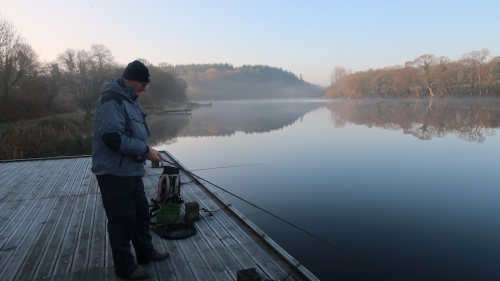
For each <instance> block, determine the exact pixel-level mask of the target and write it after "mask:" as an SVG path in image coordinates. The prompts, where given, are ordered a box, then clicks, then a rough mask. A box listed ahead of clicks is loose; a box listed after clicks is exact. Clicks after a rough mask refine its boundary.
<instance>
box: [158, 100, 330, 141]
mask: <svg viewBox="0 0 500 281" xmlns="http://www.w3.org/2000/svg"><path fill="white" fill-rule="evenodd" d="M323 106H324V103H323V102H269V101H246V102H218V103H216V104H214V105H213V107H211V108H199V109H195V110H193V113H192V116H186V115H171V114H157V115H152V116H148V123H149V127H150V129H151V138H150V139H149V143H150V144H151V145H152V146H159V145H164V144H167V145H168V144H171V143H174V142H175V141H176V138H177V137H204V136H231V135H233V134H234V133H235V132H238V131H239V132H244V133H246V134H253V133H267V132H270V131H273V130H280V129H283V128H284V127H286V126H290V125H292V124H293V123H295V122H297V121H298V120H300V119H301V118H302V116H304V115H305V114H307V113H308V112H311V111H313V110H315V109H318V108H320V107H323Z"/></svg>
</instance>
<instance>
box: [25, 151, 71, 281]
mask: <svg viewBox="0 0 500 281" xmlns="http://www.w3.org/2000/svg"><path fill="white" fill-rule="evenodd" d="M61 162H63V163H64V164H65V165H64V167H65V168H64V170H63V169H60V170H59V171H58V172H57V174H55V175H54V177H55V178H56V177H59V178H58V179H57V181H56V182H55V184H54V189H57V188H56V187H57V186H62V185H64V183H65V182H66V180H67V178H68V174H69V173H70V172H71V171H72V170H73V168H74V164H75V163H76V162H75V161H74V160H73V161H70V160H69V159H64V160H62V161H61ZM68 162H73V163H72V164H71V163H68ZM69 164H71V165H69ZM61 171H62V174H60V176H59V172H61ZM51 183H52V181H51ZM51 192H53V191H52V190H50V189H45V190H44V192H43V193H42V194H40V196H41V197H46V196H47V195H48V194H49V193H51ZM55 195H56V196H55V197H54V198H56V199H57V201H56V203H55V205H54V206H53V208H52V210H51V212H50V214H49V217H48V218H47V219H46V221H45V223H43V229H42V230H41V231H40V233H39V236H38V237H37V241H36V242H35V243H34V245H33V246H32V247H31V251H30V253H29V255H28V257H27V258H26V260H25V262H24V264H23V265H22V267H21V269H20V274H19V275H18V276H17V277H16V280H30V279H32V278H33V276H34V274H35V272H36V270H37V267H38V264H39V262H40V260H41V259H42V257H43V253H44V251H45V249H47V247H48V244H49V241H50V238H51V236H52V233H53V230H54V229H55V225H56V224H57V222H58V219H59V217H60V216H61V215H63V214H62V209H63V208H64V206H65V204H66V200H67V198H65V197H57V195H58V194H57V193H56V194H55Z"/></svg>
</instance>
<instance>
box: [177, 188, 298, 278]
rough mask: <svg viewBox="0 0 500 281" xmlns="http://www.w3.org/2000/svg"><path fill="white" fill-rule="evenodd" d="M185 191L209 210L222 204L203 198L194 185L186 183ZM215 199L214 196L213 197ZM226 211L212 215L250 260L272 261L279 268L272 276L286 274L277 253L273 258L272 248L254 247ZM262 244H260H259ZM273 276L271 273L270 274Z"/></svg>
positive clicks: (239, 225)
mask: <svg viewBox="0 0 500 281" xmlns="http://www.w3.org/2000/svg"><path fill="white" fill-rule="evenodd" d="M184 190H185V191H186V192H187V191H189V192H192V194H193V195H194V196H196V199H197V200H198V202H202V204H203V205H204V206H206V208H208V209H209V210H217V209H220V208H222V207H223V206H222V204H219V205H216V204H215V203H214V202H213V200H210V199H207V198H206V197H205V198H203V196H204V195H206V194H205V193H204V192H202V191H201V190H199V189H198V187H197V186H196V185H187V186H186V188H185V189H184ZM214 199H215V198H214ZM224 211H225V212H224ZM226 212H228V211H227V210H223V211H219V212H215V213H214V217H215V218H216V219H217V220H218V221H219V223H220V224H221V226H223V227H224V228H225V229H226V231H227V232H228V233H231V235H232V236H233V238H234V239H235V240H236V241H237V242H238V244H240V246H241V247H242V249H243V250H244V251H245V252H246V253H247V254H248V255H249V256H251V257H252V260H253V261H254V262H255V263H257V264H259V263H266V262H272V263H274V264H275V267H276V268H278V269H280V272H281V273H280V274H279V275H274V276H275V277H274V278H278V279H279V277H280V276H284V275H287V274H288V273H289V271H290V270H289V269H288V268H287V265H286V263H283V262H277V261H278V260H281V258H280V257H279V256H277V255H274V256H275V257H274V258H271V257H270V256H271V255H272V253H273V251H272V249H268V250H267V251H266V249H267V248H268V247H256V246H255V245H256V244H255V242H256V241H252V240H251V239H249V238H248V236H247V234H246V233H245V231H244V230H243V229H242V228H243V225H242V223H241V222H239V223H238V224H233V223H232V222H231V221H229V220H228V217H227V216H226V215H225V213H226ZM233 217H234V216H233ZM261 246H262V245H261ZM269 272H276V270H271V271H268V272H267V273H266V274H270V273H269ZM270 276H273V275H270Z"/></svg>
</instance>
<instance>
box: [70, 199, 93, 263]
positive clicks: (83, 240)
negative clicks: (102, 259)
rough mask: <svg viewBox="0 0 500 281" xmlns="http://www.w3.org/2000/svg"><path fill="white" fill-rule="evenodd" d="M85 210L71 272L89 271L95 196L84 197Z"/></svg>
mask: <svg viewBox="0 0 500 281" xmlns="http://www.w3.org/2000/svg"><path fill="white" fill-rule="evenodd" d="M85 197H86V198H85V199H86V200H85V209H84V214H83V221H82V227H81V228H80V233H79V234H78V239H77V241H78V242H77V245H76V252H75V257H74V258H73V263H72V265H71V266H72V268H71V272H79V271H86V270H88V269H89V267H88V266H89V259H90V242H91V239H90V235H91V233H92V226H93V222H94V214H95V213H94V212H95V208H94V207H95V203H96V200H98V199H99V198H97V194H88V195H86V196H85Z"/></svg>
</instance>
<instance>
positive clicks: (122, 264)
mask: <svg viewBox="0 0 500 281" xmlns="http://www.w3.org/2000/svg"><path fill="white" fill-rule="evenodd" d="M149 78H150V77H149V71H148V69H147V67H146V66H145V65H144V64H143V63H141V62H139V61H137V60H136V61H133V62H131V63H129V64H128V65H127V67H126V68H125V71H124V72H123V74H122V78H121V79H117V80H114V81H112V82H106V83H104V84H103V85H102V87H101V98H100V99H99V100H98V101H97V104H96V109H95V115H94V135H93V139H92V172H93V173H94V174H95V175H96V177H97V182H98V184H99V188H100V190H101V197H102V203H103V205H104V209H105V210H106V216H107V218H108V234H109V242H110V244H111V251H112V252H113V261H114V264H115V274H116V276H119V277H124V278H128V279H133V280H137V279H146V278H148V277H149V274H148V272H147V271H145V270H144V269H141V268H139V267H138V266H137V265H136V263H135V261H134V256H133V254H132V252H131V251H130V241H132V245H133V246H134V249H135V253H136V256H137V263H138V264H145V263H148V262H150V261H157V260H162V259H166V258H168V257H169V256H170V254H169V253H168V252H157V251H156V250H155V249H154V247H153V244H152V242H151V234H150V232H149V204H148V200H147V198H146V194H145V192H144V185H143V183H142V179H141V177H143V176H145V175H146V167H145V166H144V164H145V161H146V159H149V160H153V161H161V160H160V158H162V156H161V154H160V153H159V152H158V151H156V150H155V149H153V148H150V147H149V146H148V137H150V136H151V135H150V133H149V128H148V124H147V123H146V120H145V117H146V115H147V114H146V113H145V112H144V111H142V109H141V106H140V105H139V102H138V101H137V98H138V97H139V96H140V94H141V93H142V92H143V91H144V92H146V87H147V86H148V85H149Z"/></svg>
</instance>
